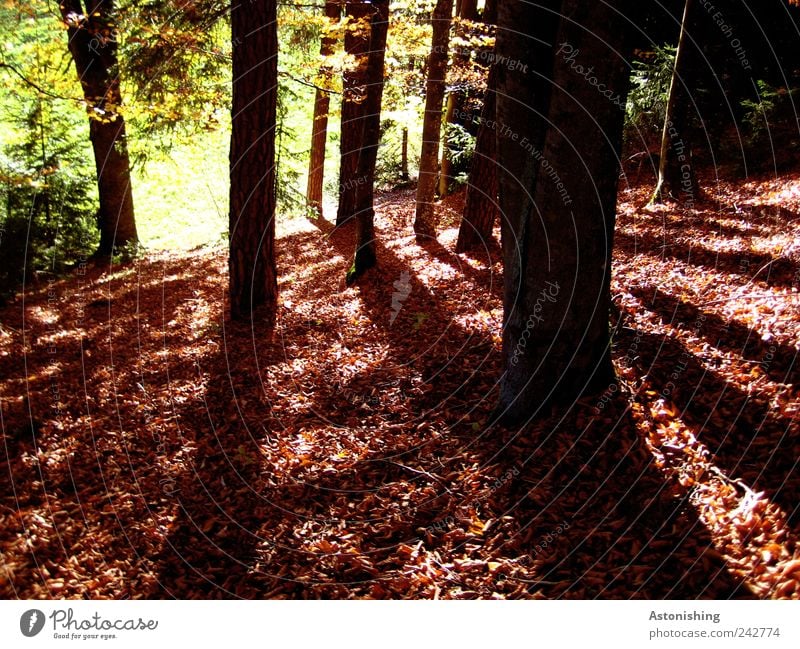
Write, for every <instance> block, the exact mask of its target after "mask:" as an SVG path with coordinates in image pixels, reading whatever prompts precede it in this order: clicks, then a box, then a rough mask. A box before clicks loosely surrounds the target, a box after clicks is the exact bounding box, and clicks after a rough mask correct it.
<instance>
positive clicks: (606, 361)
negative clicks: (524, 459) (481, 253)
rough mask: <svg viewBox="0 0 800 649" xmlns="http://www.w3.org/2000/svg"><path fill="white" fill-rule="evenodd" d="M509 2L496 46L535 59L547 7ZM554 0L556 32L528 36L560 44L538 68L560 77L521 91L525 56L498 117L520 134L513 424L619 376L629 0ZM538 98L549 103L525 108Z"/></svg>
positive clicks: (506, 352)
mask: <svg viewBox="0 0 800 649" xmlns="http://www.w3.org/2000/svg"><path fill="white" fill-rule="evenodd" d="M508 4H509V5H512V6H511V7H509V6H507V5H506V4H502V5H501V6H500V8H499V21H500V24H499V25H498V50H499V52H498V53H499V54H500V55H515V54H519V57H524V58H521V59H519V60H523V61H525V62H527V61H528V60H530V59H529V58H528V57H529V54H530V52H529V51H526V44H527V45H528V47H530V45H531V40H530V39H529V38H528V39H526V38H520V36H519V35H518V30H519V26H520V25H525V24H527V25H535V26H536V29H537V31H538V30H542V29H543V28H544V25H545V24H546V23H547V24H549V30H552V29H553V25H552V22H551V21H545V20H544V18H545V16H542V19H539V18H538V17H537V18H536V20H534V21H533V22H531V21H530V20H525V21H522V22H521V21H520V20H519V19H520V18H521V16H518V15H515V14H516V11H528V10H529V9H527V8H519V7H518V5H524V4H526V3H517V2H515V3H508ZM549 5H555V6H554V7H553V8H554V9H556V14H555V15H560V16H563V18H562V19H561V20H560V21H559V24H558V28H557V32H555V31H551V32H550V33H549V35H548V34H543V33H541V32H540V33H539V34H531V33H530V32H529V36H538V37H544V42H546V43H555V46H554V48H553V49H552V50H551V53H550V55H549V57H548V59H549V60H548V62H544V61H542V60H541V59H540V60H539V63H538V64H537V67H534V66H531V70H536V71H538V72H543V73H544V74H545V83H546V82H547V80H548V79H549V80H551V81H552V84H551V86H550V87H551V90H550V92H549V93H547V92H546V91H545V89H544V88H543V87H542V83H541V82H540V83H534V84H533V85H534V86H538V87H536V88H535V89H534V90H533V92H534V94H535V95H541V96H534V98H533V99H532V100H531V101H532V102H533V103H532V104H531V103H528V102H527V101H526V100H525V96H524V94H523V97H522V99H523V100H522V101H520V99H521V97H520V95H519V92H523V93H525V91H526V88H527V87H528V86H530V85H531V83H530V81H529V79H528V78H527V77H529V76H530V75H526V74H525V72H524V71H522V70H519V67H518V66H516V65H515V66H506V67H503V66H501V67H500V68H499V73H498V88H497V106H498V111H497V112H498V122H499V123H500V124H506V125H509V126H510V127H511V128H512V130H514V133H518V135H516V136H515V135H514V134H513V133H512V134H511V135H509V136H507V137H502V136H501V137H500V138H499V142H498V144H499V167H500V169H501V172H500V184H501V189H500V205H501V212H502V214H503V219H504V225H505V223H506V222H507V225H505V227H504V228H503V248H504V264H505V295H504V324H505V326H504V330H503V361H504V374H503V377H502V381H501V387H500V400H499V404H498V408H497V411H496V414H497V415H498V416H499V417H500V419H501V420H503V421H506V422H509V423H511V422H519V421H521V420H525V419H527V418H529V417H532V416H535V415H536V414H537V413H538V412H539V411H540V409H541V408H542V406H544V405H545V404H547V403H572V402H573V401H574V399H576V398H578V397H579V396H581V395H583V394H586V393H590V392H594V391H597V390H602V389H603V388H606V387H608V386H609V385H610V384H611V382H612V381H613V380H614V372H613V366H612V364H611V355H610V334H609V309H610V295H609V292H610V289H609V286H610V278H611V253H612V246H613V234H614V223H615V211H616V196H617V179H618V172H619V150H620V147H621V140H622V127H623V120H624V108H625V99H626V97H627V90H628V85H629V68H628V65H627V62H626V61H627V60H628V48H629V39H628V38H627V22H626V18H625V17H624V16H627V15H629V11H627V9H629V7H628V0H612V1H610V2H607V3H585V2H581V1H580V0H564V1H563V2H555V3H549V4H548V6H549ZM515 7H516V8H515ZM533 11H534V12H539V11H542V9H534V10H533ZM618 12H619V13H618ZM542 13H545V12H542ZM531 31H533V30H531ZM515 41H516V44H515ZM533 47H536V46H535V44H533ZM519 57H518V58H519ZM536 58H538V57H536ZM509 60H511V59H509ZM534 60H536V59H534ZM547 68H549V69H547ZM547 94H549V96H547V97H546V102H544V104H543V105H542V100H543V99H545V96H546V95H547ZM520 104H522V106H520ZM528 105H534V106H539V107H543V108H544V110H542V111H541V112H539V113H537V112H536V111H530V110H526V109H525V108H523V106H528ZM525 120H530V121H532V122H533V124H531V125H527V124H526V121H525ZM518 127H522V129H523V130H525V131H527V132H526V133H525V134H524V135H523V133H522V131H520V130H517V128H518ZM524 138H528V139H524ZM540 144H541V147H540V146H539V145H540ZM521 156H522V158H521ZM520 167H522V170H521V171H520Z"/></svg>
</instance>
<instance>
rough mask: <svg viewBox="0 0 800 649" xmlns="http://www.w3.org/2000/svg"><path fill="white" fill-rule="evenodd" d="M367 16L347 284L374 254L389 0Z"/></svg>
mask: <svg viewBox="0 0 800 649" xmlns="http://www.w3.org/2000/svg"><path fill="white" fill-rule="evenodd" d="M371 5H372V11H373V13H372V16H371V19H370V25H371V30H370V33H371V38H370V44H369V61H368V70H369V76H368V79H367V97H366V99H365V101H364V110H365V118H364V134H363V148H362V149H361V152H360V154H359V156H358V166H357V168H356V171H357V174H358V177H359V178H363V179H364V182H361V183H358V184H357V187H356V189H357V191H356V252H355V255H354V257H353V265H352V266H351V268H350V270H348V272H347V278H346V279H347V284H352V283H353V282H355V281H356V280H357V279H358V278H359V277H360V276H361V275H363V274H364V272H365V271H367V270H368V269H370V268H372V267H373V266H374V265H375V263H376V261H377V259H376V255H375V209H374V191H375V189H374V188H375V163H376V161H377V159H378V145H379V143H380V133H381V104H382V101H383V84H384V80H383V71H384V59H385V55H386V38H387V34H388V31H389V0H373V1H372V3H371Z"/></svg>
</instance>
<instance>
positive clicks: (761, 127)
mask: <svg viewBox="0 0 800 649" xmlns="http://www.w3.org/2000/svg"><path fill="white" fill-rule="evenodd" d="M756 89H757V97H756V98H755V99H745V100H743V101H742V102H741V106H742V110H743V115H742V128H743V130H744V132H745V136H746V138H747V144H748V145H749V146H751V147H756V148H758V147H767V148H770V147H771V135H770V131H771V129H772V128H774V126H775V124H776V122H777V121H780V119H781V118H782V114H783V113H785V112H786V111H787V109H789V111H790V112H793V106H792V104H793V102H792V98H793V96H794V95H796V94H797V90H796V89H795V90H787V89H786V88H776V87H774V86H772V85H770V84H769V83H767V82H766V81H763V80H759V81H757V82H756Z"/></svg>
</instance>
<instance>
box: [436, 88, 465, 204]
mask: <svg viewBox="0 0 800 649" xmlns="http://www.w3.org/2000/svg"><path fill="white" fill-rule="evenodd" d="M463 100H464V95H463V93H462V92H461V91H460V90H451V91H450V93H449V94H448V95H447V108H446V110H445V112H444V123H445V128H446V125H447V124H452V123H453V122H454V121H455V113H456V110H458V106H460V105H461V104H462V103H463ZM452 179H453V163H452V161H451V160H450V149H449V148H448V146H447V141H445V143H444V146H443V147H442V163H441V166H440V170H439V185H438V187H437V191H438V193H439V198H446V197H447V196H448V195H449V194H450V181H451V180H452Z"/></svg>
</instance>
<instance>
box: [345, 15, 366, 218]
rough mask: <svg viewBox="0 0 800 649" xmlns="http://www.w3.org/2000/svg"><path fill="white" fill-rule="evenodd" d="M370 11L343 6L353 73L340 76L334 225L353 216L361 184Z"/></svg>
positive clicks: (348, 72) (346, 43)
mask: <svg viewBox="0 0 800 649" xmlns="http://www.w3.org/2000/svg"><path fill="white" fill-rule="evenodd" d="M372 8H373V7H372V4H371V3H370V2H364V1H348V2H347V3H346V12H347V17H348V18H349V20H350V23H349V24H348V28H347V31H346V33H345V36H344V48H345V51H346V52H347V53H348V54H350V55H351V56H353V57H354V59H355V61H354V67H353V69H351V70H347V71H346V72H345V73H344V74H343V83H342V126H341V138H340V149H341V160H340V163H339V207H338V210H337V212H336V225H342V224H343V223H344V222H345V221H347V220H348V219H350V218H351V217H352V216H353V215H354V214H355V213H356V192H357V190H358V186H359V185H360V184H361V183H363V182H364V179H363V178H360V177H359V176H358V173H357V171H356V170H357V168H358V158H359V152H360V151H361V149H362V148H363V141H362V137H363V136H364V116H365V113H364V102H365V101H366V95H367V81H366V77H367V74H368V70H367V61H368V58H369V53H370V50H369V47H370V45H369V43H370V30H369V17H370V15H371V12H372Z"/></svg>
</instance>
